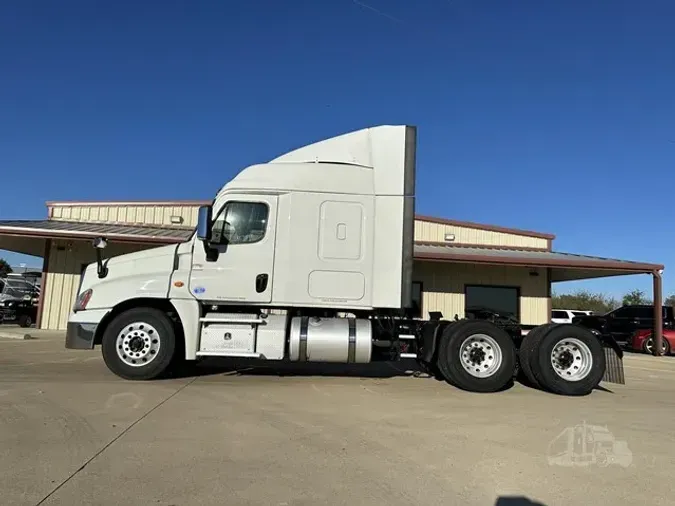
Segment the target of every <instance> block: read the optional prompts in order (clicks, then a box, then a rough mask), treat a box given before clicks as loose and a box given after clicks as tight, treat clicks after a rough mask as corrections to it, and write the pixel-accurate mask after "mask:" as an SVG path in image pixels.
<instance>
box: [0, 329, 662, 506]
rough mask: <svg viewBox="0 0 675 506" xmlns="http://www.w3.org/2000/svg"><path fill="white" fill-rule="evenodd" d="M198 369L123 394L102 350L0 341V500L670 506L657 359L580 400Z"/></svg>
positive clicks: (401, 372)
mask: <svg viewBox="0 0 675 506" xmlns="http://www.w3.org/2000/svg"><path fill="white" fill-rule="evenodd" d="M403 366H405V364H403ZM237 371H239V372H237ZM197 372H198V375H197V376H192V377H184V378H181V377H179V378H174V379H168V380H162V381H156V382H143V383H139V382H126V381H123V380H121V379H118V378H116V377H115V376H113V375H112V374H111V373H109V372H108V371H107V369H106V368H105V366H104V364H103V362H102V360H101V358H100V350H94V351H91V352H90V351H71V350H65V349H64V348H63V340H62V339H59V338H56V337H54V338H49V337H48V338H41V339H39V340H35V341H10V340H4V339H0V497H2V498H3V499H2V503H3V504H12V505H14V504H17V505H23V504H26V505H35V504H49V505H61V504H62V505H69V506H70V505H80V504H81V505H85V504H86V505H99V504H100V505H117V504H134V505H135V504H139V505H140V504H143V505H145V504H148V505H166V506H168V505H176V506H178V505H181V506H183V505H192V504H199V505H223V504H227V505H228V506H230V505H278V506H282V505H283V506H295V505H303V506H304V505H307V506H309V505H312V506H314V505H319V504H331V505H333V504H338V505H339V504H344V505H350V506H351V505H361V504H363V505H366V504H368V505H381V504H388V505H410V504H425V505H429V506H431V505H443V506H448V505H453V504H462V505H469V506H473V505H481V506H483V505H494V504H500V505H505V506H509V505H510V506H516V505H523V504H546V505H557V504H562V503H564V504H579V505H586V504H595V505H598V506H599V505H605V504H606V505H612V506H614V505H620V504H636V503H644V502H648V503H649V504H654V505H665V504H673V502H674V501H675V499H674V498H673V496H672V492H671V490H672V486H671V481H672V480H671V474H672V473H671V467H670V466H671V460H672V455H673V454H675V438H674V437H673V432H674V431H673V421H672V420H673V414H675V401H674V400H673V393H675V360H673V359H672V358H660V359H656V358H653V357H647V356H641V355H630V356H628V358H627V359H626V373H627V374H626V375H627V382H628V384H627V385H625V386H618V385H608V384H605V385H604V386H605V387H606V388H607V389H609V390H610V391H596V392H594V393H593V394H592V395H591V396H589V397H585V398H566V397H558V396H554V395H551V394H547V393H543V392H539V391H536V390H532V389H529V388H527V387H524V386H522V385H516V386H514V387H513V388H512V389H510V390H508V391H505V392H502V393H498V394H486V395H480V394H470V393H466V392H461V391H459V390H456V389H454V388H453V387H451V386H448V385H446V384H444V383H442V382H438V381H436V380H433V379H422V378H413V377H410V376H409V374H407V373H406V370H405V367H402V365H401V364H377V365H373V366H370V367H346V366H332V367H326V366H319V365H309V366H306V367H303V366H297V365H280V366H278V367H274V368H270V367H251V364H250V363H236V362H220V361H210V362H206V363H204V364H203V365H202V366H200V368H198V370H197ZM603 428H606V430H605V429H603ZM580 436H585V438H584V437H580ZM591 436H594V437H595V441H593V440H592V438H591ZM584 439H585V440H586V446H585V448H582V446H581V441H582V440H584ZM582 450H583V451H582ZM569 457H576V459H577V460H576V463H575V462H573V461H572V460H570V458H569ZM612 459H613V461H614V463H612ZM582 463H584V464H586V465H580V464H582ZM564 464H570V465H568V466H565V465H564ZM603 466H604V467H603ZM500 498H501V499H500ZM509 498H511V499H509ZM518 498H521V499H518ZM522 498H527V499H522ZM500 501H501V502H500ZM528 501H531V502H528Z"/></svg>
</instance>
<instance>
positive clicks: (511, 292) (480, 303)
mask: <svg viewBox="0 0 675 506" xmlns="http://www.w3.org/2000/svg"><path fill="white" fill-rule="evenodd" d="M519 292H520V290H519V289H518V288H516V287H512V286H486V285H466V287H465V288H464V305H465V307H466V308H467V309H469V308H480V309H488V310H491V311H495V312H497V313H499V314H500V315H504V316H512V317H514V318H516V320H518V321H520V293H519Z"/></svg>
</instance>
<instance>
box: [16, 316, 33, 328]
mask: <svg viewBox="0 0 675 506" xmlns="http://www.w3.org/2000/svg"><path fill="white" fill-rule="evenodd" d="M31 325H33V318H32V317H31V316H30V315H27V314H22V315H21V316H19V327H23V328H28V327H30V326H31Z"/></svg>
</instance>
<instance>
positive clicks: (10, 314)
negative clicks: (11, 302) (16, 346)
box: [0, 308, 16, 322]
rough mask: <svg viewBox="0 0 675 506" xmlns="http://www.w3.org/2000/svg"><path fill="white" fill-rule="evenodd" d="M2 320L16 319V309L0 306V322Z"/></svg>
mask: <svg viewBox="0 0 675 506" xmlns="http://www.w3.org/2000/svg"><path fill="white" fill-rule="evenodd" d="M3 320H6V321H13V320H16V310H15V309H10V308H0V322H2V321H3Z"/></svg>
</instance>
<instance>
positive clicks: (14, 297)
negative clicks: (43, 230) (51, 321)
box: [0, 278, 40, 327]
mask: <svg viewBox="0 0 675 506" xmlns="http://www.w3.org/2000/svg"><path fill="white" fill-rule="evenodd" d="M39 297H40V291H39V289H38V288H37V287H36V286H35V285H33V284H31V283H29V282H28V281H26V280H24V279H21V278H2V279H0V323H7V322H16V323H18V324H19V325H20V326H21V327H30V326H31V325H33V324H34V323H35V320H36V318H37V308H38V300H39Z"/></svg>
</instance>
